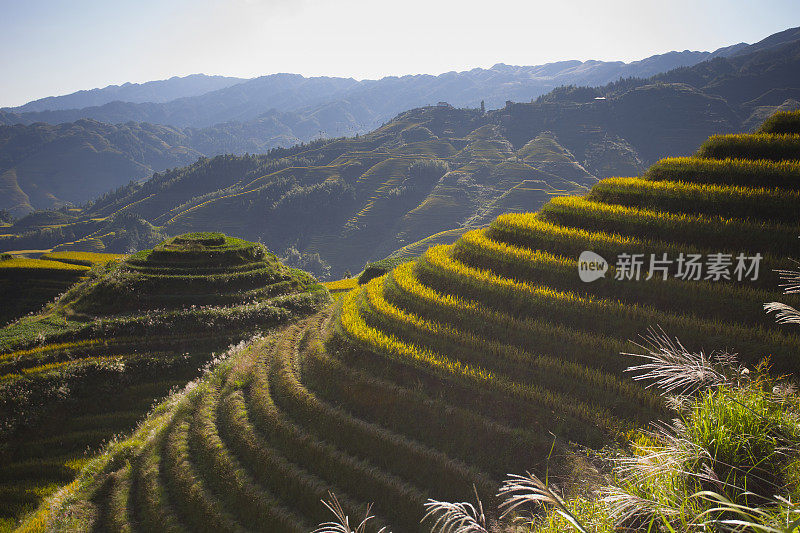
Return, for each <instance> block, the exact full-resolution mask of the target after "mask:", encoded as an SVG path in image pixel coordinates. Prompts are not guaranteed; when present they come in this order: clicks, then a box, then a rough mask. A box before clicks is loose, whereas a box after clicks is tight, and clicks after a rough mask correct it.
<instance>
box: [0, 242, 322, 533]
mask: <svg viewBox="0 0 800 533" xmlns="http://www.w3.org/2000/svg"><path fill="white" fill-rule="evenodd" d="M74 255H75V254H69V253H60V254H59V253H56V254H53V256H55V257H57V258H60V259H61V260H62V261H64V260H69V259H76V257H74ZM83 255H85V254H83ZM77 259H85V257H78V258H77ZM11 261H14V260H13V259H12V260H11ZM39 261H41V262H42V263H44V262H47V261H46V260H44V259H42V260H39ZM58 264H65V263H58ZM81 272H82V273H83V274H87V272H85V270H82V271H81ZM328 301H329V295H328V292H327V290H325V289H324V288H323V287H322V286H320V285H319V284H317V283H316V281H315V280H314V279H313V278H312V277H311V276H309V275H308V274H306V273H305V272H301V271H297V270H294V269H291V268H288V267H285V266H284V265H282V264H281V263H280V262H279V261H278V260H277V258H276V257H275V255H274V254H272V253H270V252H268V251H267V249H266V248H265V247H264V246H262V245H260V244H256V243H252V242H248V241H242V240H240V239H233V238H230V237H226V236H225V235H223V234H220V233H207V234H187V235H182V236H178V237H174V238H171V239H169V240H167V241H165V242H163V243H162V244H160V245H158V246H156V247H155V248H154V249H152V250H147V251H143V252H139V253H137V254H135V255H133V256H130V257H128V258H127V259H125V260H124V261H122V262H121V263H108V264H106V265H102V266H98V267H95V268H94V269H93V270H91V271H89V272H88V277H87V279H85V280H84V281H82V282H80V283H78V284H77V285H75V286H73V287H72V288H71V289H70V290H69V291H67V292H66V293H65V294H64V295H63V296H62V297H60V298H59V299H58V300H57V301H56V302H55V303H54V304H53V305H51V306H50V307H49V308H48V309H46V310H45V311H44V312H42V313H40V314H38V315H31V316H27V317H24V318H22V319H20V320H18V321H17V322H15V323H13V324H11V325H9V326H7V327H5V328H3V329H0V412H2V413H3V415H2V426H0V450H2V453H0V530H4V529H8V528H10V527H11V526H12V525H13V524H14V522H15V520H16V519H17V518H18V517H20V516H21V515H23V514H24V513H25V512H26V511H29V510H30V509H32V508H35V507H36V505H37V504H38V503H39V501H40V500H41V499H42V498H43V497H44V496H46V495H48V494H50V493H51V492H53V491H54V490H55V489H56V488H57V487H59V486H60V485H62V484H64V483H67V482H69V481H71V480H72V479H73V477H74V476H75V473H76V472H77V471H78V470H79V469H80V467H81V466H82V464H83V463H84V462H85V461H86V459H87V457H88V455H87V454H91V453H93V452H94V451H96V450H97V449H98V447H99V446H101V445H102V444H103V443H104V442H107V441H108V440H109V439H111V438H112V437H113V436H114V435H115V434H117V433H120V432H123V433H124V432H129V431H130V430H131V429H132V428H133V427H134V425H135V424H136V422H137V421H138V420H140V419H141V418H142V417H143V416H144V415H145V414H146V413H147V411H148V410H149V409H150V407H151V406H152V404H153V402H154V401H156V400H158V399H160V398H163V397H164V396H165V395H166V394H167V393H168V392H169V391H170V390H171V389H172V388H173V387H180V386H183V385H184V384H185V383H186V382H187V381H189V380H191V379H192V378H193V377H194V376H196V375H197V374H198V372H200V370H201V369H202V367H203V366H204V365H206V364H209V361H211V360H212V359H213V358H214V357H215V354H218V353H221V352H223V351H224V350H225V349H226V348H227V347H228V346H229V345H230V344H231V343H237V342H240V341H242V340H243V339H246V338H249V337H250V336H252V335H253V334H255V333H258V332H264V331H268V330H269V329H271V328H273V327H275V326H276V325H280V324H285V323H287V322H289V321H291V320H293V319H296V318H300V317H303V316H306V315H309V314H312V313H314V312H316V311H318V310H319V309H320V308H321V307H322V306H324V305H325V304H326V303H327V302H328Z"/></svg>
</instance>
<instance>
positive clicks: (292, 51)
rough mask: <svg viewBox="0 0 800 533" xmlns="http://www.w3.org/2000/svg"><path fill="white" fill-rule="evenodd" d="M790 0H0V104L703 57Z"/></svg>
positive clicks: (748, 37) (789, 17)
mask: <svg viewBox="0 0 800 533" xmlns="http://www.w3.org/2000/svg"><path fill="white" fill-rule="evenodd" d="M793 26H800V0H619V1H617V0H605V1H583V0H525V1H514V0H484V1H477V0H446V1H438V0H393V1H384V0H136V1H128V0H49V1H46V0H0V73H1V74H0V76H2V78H0V79H1V80H2V81H1V82H0V106H12V105H20V104H23V103H25V102H27V101H29V100H33V99H36V98H41V97H43V96H50V95H57V94H66V93H69V92H73V91H76V90H79V89H90V88H94V87H103V86H106V85H109V84H118V83H123V82H126V81H131V82H142V81H149V80H155V79H163V78H168V77H171V76H175V75H179V76H183V75H186V74H192V73H197V72H203V73H206V74H224V75H230V76H241V77H253V76H259V75H263V74H271V73H275V72H297V73H300V74H304V75H322V74H324V75H336V76H351V77H354V78H358V79H363V78H378V77H381V76H386V75H402V74H411V73H431V74H438V73H441V72H446V71H449V70H466V69H470V68H473V67H489V66H491V65H493V64H495V63H507V64H517V65H535V64H541V63H547V62H551V61H558V60H563V59H582V60H585V59H601V60H623V61H631V60H637V59H642V58H644V57H647V56H650V55H653V54H657V53H663V52H667V51H669V50H676V49H677V50H684V49H690V50H713V49H716V48H719V47H721V46H726V45H729V44H734V43H737V42H741V41H745V42H750V43H752V42H756V41H758V40H760V39H762V38H764V37H766V36H767V35H769V34H771V33H775V32H777V31H780V30H784V29H786V28H789V27H793Z"/></svg>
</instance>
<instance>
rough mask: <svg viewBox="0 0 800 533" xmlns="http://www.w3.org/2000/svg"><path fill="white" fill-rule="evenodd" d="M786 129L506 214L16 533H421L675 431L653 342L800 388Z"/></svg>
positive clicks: (357, 301) (264, 357) (793, 175)
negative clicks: (500, 494) (586, 272)
mask: <svg viewBox="0 0 800 533" xmlns="http://www.w3.org/2000/svg"><path fill="white" fill-rule="evenodd" d="M788 118H789V119H791V120H790V121H789V122H791V126H790V127H789V132H788V133H787V132H786V130H782V133H775V132H774V131H772V129H771V128H770V126H769V124H768V125H767V126H766V127H765V131H763V132H762V133H760V134H758V135H752V136H739V135H731V136H723V137H714V138H711V139H709V140H708V141H707V142H706V143H704V144H703V146H702V147H701V148H700V150H699V151H698V152H697V154H696V155H695V156H693V157H691V158H673V159H666V160H663V161H660V162H658V163H657V164H655V165H654V166H653V167H651V168H650V169H649V170H648V171H647V172H646V173H644V174H643V176H642V177H641V178H631V179H627V180H626V179H616V180H609V181H602V182H600V183H599V184H597V185H596V186H595V187H594V188H593V189H592V190H591V191H590V193H589V194H588V195H586V196H584V197H558V198H555V199H553V200H552V201H551V202H549V203H547V204H546V205H545V206H544V208H543V209H542V210H541V211H540V212H539V213H512V214H506V215H502V216H500V217H498V218H497V219H496V220H495V221H494V222H493V223H492V224H491V225H490V226H489V227H488V228H486V229H481V230H475V231H470V232H467V233H465V234H464V235H463V236H462V237H461V238H460V239H459V240H458V241H456V243H455V244H453V245H439V246H435V247H433V248H430V249H428V250H427V252H425V254H424V255H423V256H422V257H421V258H420V259H418V260H416V261H414V262H408V263H404V264H402V265H400V266H398V267H397V268H395V269H394V270H393V271H391V272H390V273H389V274H387V275H385V276H383V277H379V278H375V279H373V280H372V281H370V282H369V283H367V284H366V285H364V286H362V287H361V288H359V289H357V290H353V291H351V292H349V293H347V294H346V295H345V296H344V297H343V298H342V299H341V300H340V301H339V303H338V304H337V305H336V306H335V307H334V308H331V309H328V310H326V311H325V312H322V313H320V314H317V315H315V316H313V317H311V318H308V319H306V320H304V321H303V322H301V323H299V324H296V325H293V326H290V327H287V328H284V329H282V330H280V331H279V332H278V333H276V334H274V335H271V336H269V337H266V338H264V339H261V340H258V341H256V342H254V343H252V344H250V345H249V346H247V347H245V348H243V349H241V350H237V351H235V353H232V355H231V356H230V357H229V358H228V359H227V360H226V361H225V362H223V363H221V364H220V365H219V366H218V367H217V368H216V369H215V370H214V371H213V372H211V373H210V374H209V375H207V376H205V377H204V378H203V379H201V380H200V381H198V382H196V383H193V384H192V385H191V386H190V387H187V388H186V389H185V390H184V391H182V392H180V393H177V394H175V395H174V396H172V397H171V398H170V400H168V401H166V402H165V403H163V404H162V405H160V406H159V407H158V408H157V409H156V410H155V411H154V412H153V414H152V415H151V416H150V417H149V418H148V419H147V421H146V422H144V423H143V424H141V425H140V426H139V429H138V430H137V432H136V433H134V434H133V436H132V437H131V438H130V439H128V440H124V441H120V442H118V443H116V444H113V445H111V446H109V447H108V448H107V449H106V451H105V453H104V454H101V455H99V456H97V457H96V458H94V459H93V460H92V461H90V462H89V463H88V464H87V466H86V468H85V469H84V470H83V472H82V473H81V475H80V476H79V477H78V479H77V480H76V481H75V482H74V483H72V484H71V485H68V486H67V487H65V488H64V489H62V490H61V491H60V492H59V493H58V494H57V496H56V497H53V498H51V499H49V500H48V501H47V502H46V504H45V505H43V506H42V507H40V509H39V510H38V511H37V513H36V514H34V515H33V516H32V517H30V519H29V520H28V521H27V522H26V524H25V527H24V528H23V530H41V529H42V528H43V527H45V526H47V527H51V528H53V529H56V530H67V529H82V530H85V529H94V528H100V529H109V530H127V529H128V528H131V527H133V526H134V525H135V527H137V528H141V529H144V530H147V529H162V530H163V529H168V530H175V531H178V530H184V529H189V530H215V531H239V530H243V529H244V530H251V529H252V530H264V531H298V532H299V531H308V530H309V529H310V528H313V525H314V524H316V523H318V522H321V521H323V520H327V519H328V515H327V511H326V510H325V509H324V508H323V507H322V505H321V504H320V503H319V500H320V499H321V498H324V497H326V495H327V492H328V491H332V492H334V493H335V494H336V495H337V496H338V498H339V501H340V502H341V503H342V506H343V508H344V510H345V511H346V512H347V513H349V514H350V515H351V516H355V515H360V514H361V513H362V512H363V508H364V504H365V503H366V502H374V504H375V506H374V512H375V514H376V516H377V521H376V524H377V525H380V524H385V523H388V524H391V525H392V527H393V528H394V530H397V531H423V530H425V527H423V526H421V525H420V524H419V519H420V518H421V516H422V514H423V512H424V511H423V508H422V503H424V502H425V500H426V498H428V497H434V498H436V499H440V500H449V501H464V500H465V499H468V498H470V499H471V496H472V486H473V485H474V486H475V488H476V490H477V492H478V493H479V495H480V496H481V497H482V498H483V500H484V503H486V504H487V506H488V505H489V504H491V503H493V494H495V492H496V489H497V486H498V483H499V480H500V479H502V478H503V477H504V476H505V475H506V474H507V473H514V472H524V471H525V470H531V471H533V472H537V473H540V474H542V475H544V470H545V468H546V463H547V458H548V457H549V456H550V454H551V452H552V451H553V449H554V450H555V456H556V457H557V456H558V455H559V453H560V451H562V450H564V449H566V448H567V447H569V446H571V445H572V444H573V443H577V444H580V445H584V446H588V447H600V446H603V445H604V444H607V443H609V442H613V441H614V440H624V439H625V437H626V435H627V434H628V433H629V431H630V430H631V429H633V428H636V427H641V426H643V425H645V424H647V423H649V422H650V421H652V420H654V419H657V418H662V417H664V416H667V413H668V412H667V410H666V408H665V406H664V404H663V400H662V398H661V397H659V396H658V395H656V393H654V392H651V391H649V390H647V389H644V388H642V387H641V386H640V385H638V384H636V383H635V382H634V381H632V380H631V379H630V378H629V377H626V376H625V375H624V373H623V370H624V369H625V368H626V367H627V366H629V364H630V362H629V360H628V358H626V357H625V356H623V355H620V354H621V352H625V351H630V348H631V345H630V344H629V342H630V340H635V339H637V338H638V336H639V335H641V334H644V333H645V332H646V331H647V329H648V328H649V327H656V326H659V327H661V328H663V329H664V330H665V331H666V332H668V334H670V335H679V336H680V338H681V340H682V341H683V342H684V343H685V345H686V347H687V348H688V349H690V350H696V349H701V348H702V349H703V350H705V351H706V353H711V352H712V351H714V350H723V351H727V350H735V351H737V352H738V353H739V356H740V358H741V360H742V361H744V362H746V363H753V362H756V361H758V360H760V359H762V358H763V357H769V358H770V362H771V365H772V368H773V371H774V372H776V373H794V372H796V371H797V370H798V362H797V353H798V349H800V337H798V335H797V334H796V333H795V332H793V330H791V329H787V326H785V325H778V324H775V323H774V322H772V321H771V320H770V319H769V318H768V317H765V316H764V313H763V310H762V304H763V302H765V301H771V300H775V299H778V298H780V299H781V300H783V301H787V303H789V304H792V305H797V303H798V300H797V297H796V296H794V297H790V296H786V297H784V296H782V295H781V296H779V294H780V291H779V290H778V289H777V283H778V281H777V278H776V275H775V274H774V272H773V269H776V268H780V267H785V266H786V265H788V262H787V260H786V259H785V257H786V256H787V255H798V254H797V252H798V241H797V235H798V234H800V233H799V232H800V225H798V221H797V219H796V216H795V217H792V216H791V215H792V213H793V212H792V211H791V209H792V208H795V210H794V213H796V212H797V210H796V208H797V206H798V205H800V203H799V202H798V192H799V191H800V165H798V163H797V160H798V159H800V136H799V134H800V115H799V114H794V115H791V116H789V117H788ZM584 250H593V251H594V252H595V253H598V254H600V255H602V256H604V257H605V258H607V259H609V260H610V263H611V267H610V270H609V272H608V274H607V275H606V277H605V278H603V279H598V280H597V281H594V282H592V283H585V282H582V281H581V280H580V279H579V276H578V255H579V254H580V253H581V252H582V251H584ZM624 253H643V254H654V255H656V257H658V258H661V259H663V257H662V254H667V255H668V256H669V257H672V258H676V257H678V255H679V254H681V253H684V254H689V253H699V254H702V255H703V257H705V261H708V257H709V255H708V254H717V253H723V254H728V253H729V254H732V255H733V256H736V255H738V254H743V255H745V256H748V257H749V256H755V255H756V254H761V255H762V256H763V260H762V262H761V263H760V271H759V273H760V275H759V276H758V277H757V279H753V278H754V276H753V275H752V272H750V274H749V275H743V276H741V277H742V279H741V280H739V279H738V276H737V274H736V271H735V270H734V265H730V267H729V275H730V278H731V279H725V278H724V277H722V278H721V279H719V280H717V281H712V280H711V279H705V278H706V274H708V273H712V276H711V277H712V278H713V277H714V276H713V269H712V270H710V271H708V272H706V273H705V274H703V276H701V278H702V279H700V280H684V279H677V277H676V276H677V275H678V274H679V272H677V270H676V266H677V265H676V264H674V263H673V264H672V265H667V267H666V268H667V270H666V274H665V271H659V270H657V269H655V268H652V269H651V268H650V267H649V266H645V267H644V268H643V270H642V279H640V280H638V281H637V280H635V279H631V280H625V279H624V277H623V276H620V277H621V278H622V279H619V280H617V279H615V277H616V276H615V275H617V274H623V273H624V272H625V270H624V269H622V268H621V263H617V262H615V261H614V259H613V258H617V257H622V255H621V254H624ZM704 264H705V263H704ZM618 267H619V268H618ZM648 270H649V271H650V274H654V276H653V277H652V279H650V280H646V279H645V278H647V277H648ZM743 274H744V273H743ZM549 468H550V470H551V472H550V474H551V475H557V474H558V471H559V468H560V466H559V465H558V464H557V462H556V463H555V464H551V465H549ZM490 507H491V508H493V507H494V506H493V505H491V506H490ZM487 508H489V507H487ZM78 510H80V512H76V511H78Z"/></svg>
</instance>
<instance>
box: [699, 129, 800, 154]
mask: <svg viewBox="0 0 800 533" xmlns="http://www.w3.org/2000/svg"><path fill="white" fill-rule="evenodd" d="M697 155H698V156H699V157H705V158H710V159H724V158H728V157H739V158H743V159H769V160H772V161H783V160H797V159H800V135H797V134H794V133H783V134H768V133H755V134H746V133H736V134H729V135H712V136H711V137H709V138H708V140H706V141H705V142H704V143H703V144H702V145H701V146H700V149H699V150H698V151H697Z"/></svg>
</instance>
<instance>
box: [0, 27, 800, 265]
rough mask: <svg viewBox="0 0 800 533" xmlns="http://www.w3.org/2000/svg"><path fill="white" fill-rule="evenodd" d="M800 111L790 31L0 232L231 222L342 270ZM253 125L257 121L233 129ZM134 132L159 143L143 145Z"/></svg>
mask: <svg viewBox="0 0 800 533" xmlns="http://www.w3.org/2000/svg"><path fill="white" fill-rule="evenodd" d="M796 107H800V40H795V41H788V42H786V41H783V42H780V43H778V44H776V45H775V46H771V47H759V48H758V49H756V50H754V51H753V52H752V53H750V54H736V55H733V56H729V57H716V58H713V59H712V60H710V61H706V62H702V63H700V64H697V65H694V66H692V67H682V68H679V69H674V70H672V71H670V72H667V73H663V74H658V75H656V76H653V77H651V78H649V79H636V78H634V79H625V80H621V81H617V82H614V83H611V84H607V85H605V86H602V87H597V88H588V87H574V86H570V87H561V88H557V89H555V90H553V91H551V92H550V93H548V94H546V95H543V96H542V97H540V98H539V99H537V101H535V102H533V103H507V104H506V105H505V106H504V107H502V108H500V109H497V110H489V111H487V112H485V113H484V112H481V110H480V109H474V108H472V109H470V108H467V109H459V108H454V107H452V106H450V105H448V104H439V105H434V106H428V107H422V108H417V109H413V110H409V111H406V112H403V113H401V114H399V115H398V116H396V117H395V118H394V119H392V120H391V121H389V122H387V124H385V125H384V126H382V127H380V128H378V129H376V130H375V131H373V132H370V133H368V134H365V135H361V136H358V137H351V138H343V139H335V140H318V141H314V142H311V143H309V144H306V145H296V146H294V147H291V148H286V149H274V150H272V151H271V152H270V153H268V154H265V155H259V156H235V155H227V156H218V157H215V158H211V159H208V158H203V159H200V160H199V161H197V162H196V163H193V164H192V165H190V166H188V167H185V168H177V169H173V170H170V171H167V172H160V173H158V174H156V175H155V176H154V177H153V178H152V179H150V180H148V181H146V182H142V183H133V184H130V185H128V186H125V187H122V188H120V189H118V190H117V191H115V192H114V193H110V194H106V195H103V196H102V197H100V198H98V199H97V200H95V201H94V202H92V203H91V204H90V205H88V206H86V207H84V208H83V209H73V210H69V211H64V214H65V215H66V217H62V218H63V220H59V221H57V222H54V219H53V217H52V216H45V214H44V213H40V214H34V215H31V216H29V217H25V218H23V219H21V220H19V221H18V222H17V223H16V224H14V225H13V226H11V227H7V228H5V230H4V231H5V232H6V233H7V234H11V236H8V237H3V238H0V251H2V250H10V249H48V248H51V247H54V246H56V247H59V248H60V249H91V250H97V251H99V250H107V251H128V249H133V248H135V247H137V246H143V245H146V244H147V242H146V237H142V235H145V236H146V235H160V236H163V234H170V235H173V234H178V233H183V232H186V231H207V230H221V231H225V232H227V233H230V234H233V235H238V236H241V237H244V238H247V239H251V240H259V241H261V242H263V243H264V244H266V245H267V246H269V247H270V248H271V249H273V250H276V251H277V252H279V253H281V252H286V251H287V250H290V249H292V250H293V249H296V250H297V253H299V254H300V256H301V257H305V258H308V257H312V256H314V254H319V257H320V258H321V259H322V260H323V261H325V262H327V263H328V264H329V265H330V267H331V268H330V270H331V272H332V273H333V275H341V274H343V273H344V272H345V271H346V270H350V271H351V272H356V271H358V270H360V269H361V268H362V267H363V265H364V263H366V262H367V261H369V260H374V259H379V258H381V257H385V256H386V255H389V254H391V253H393V252H394V251H395V250H398V249H401V248H403V247H406V246H409V245H411V244H413V243H414V242H416V241H418V240H420V239H422V238H425V237H427V236H428V235H432V234H436V233H439V232H442V231H445V230H450V229H452V228H460V229H461V230H463V229H465V228H469V227H476V226H481V225H483V224H486V223H488V222H489V221H490V220H492V219H493V218H494V217H495V216H496V215H497V214H499V213H502V212H513V211H535V210H536V209H538V208H539V207H540V206H541V205H542V204H543V203H545V202H546V201H547V199H548V198H549V197H550V196H551V195H553V194H564V193H570V192H573V193H579V192H582V191H585V190H586V188H587V187H589V186H591V185H592V184H593V183H595V182H596V180H597V179H598V178H603V177H608V176H626V175H639V174H640V173H641V172H642V171H643V170H644V168H646V166H647V165H648V164H650V163H652V162H653V161H655V160H657V159H658V158H661V157H664V156H670V155H685V154H690V153H691V152H693V151H694V150H695V149H696V147H697V146H698V145H699V144H700V143H701V142H702V141H703V140H704V139H706V138H707V137H708V136H709V135H712V134H715V133H729V132H735V131H742V130H747V129H749V128H751V126H752V127H754V126H756V125H757V124H759V123H760V122H761V121H762V120H763V119H764V118H765V117H766V116H767V115H768V114H771V113H772V112H774V111H775V110H776V109H791V108H796ZM76 124H78V123H76ZM245 124H249V125H252V124H253V123H240V124H238V125H237V126H236V127H238V128H243V127H245ZM81 125H82V127H83V129H77V128H76V126H74V125H73V130H72V135H75V136H78V137H81V138H83V137H86V138H91V137H94V136H96V135H101V133H102V132H104V131H106V130H104V129H103V128H106V127H107V126H105V125H103V124H100V123H97V122H91V121H88V120H84V121H81ZM66 126H67V125H64V127H66ZM145 126H146V125H135V124H131V125H130V126H127V128H128V129H124V128H122V126H118V127H117V128H120V130H121V131H116V132H108V133H106V135H108V136H109V137H114V138H122V139H126V138H127V137H126V136H131V137H132V139H131V140H130V142H131V143H132V144H131V146H136V147H137V149H138V150H140V151H141V150H145V152H142V153H146V154H147V155H148V157H151V158H152V160H154V161H155V160H156V159H157V158H159V157H161V158H163V157H172V158H174V159H176V160H177V159H180V158H181V157H193V156H194V155H195V153H196V152H188V151H185V152H176V151H172V150H170V149H167V148H166V147H168V146H172V145H170V143H171V142H180V143H186V144H188V145H190V146H197V143H199V142H200V141H201V140H202V142H205V143H207V146H213V144H214V143H218V142H219V143H221V142H223V141H224V140H225V139H228V140H232V142H235V139H236V136H237V135H238V133H237V132H238V131H241V130H224V128H222V127H221V126H217V127H215V128H207V129H204V130H192V129H187V130H182V132H181V130H178V129H171V128H168V127H153V126H147V127H145ZM33 127H34V126H17V128H33ZM35 127H37V128H40V129H46V128H48V127H49V128H59V127H61V126H59V127H54V126H45V125H42V124H38V125H36V126H35ZM226 127H229V128H230V127H233V125H232V124H228V125H226ZM248 127H251V126H248ZM201 132H202V133H201ZM64 135H66V133H65V134H64ZM180 135H183V137H180ZM137 136H143V137H145V138H146V139H148V140H149V142H143V141H139V142H138V143H134V141H133V139H138V137H137ZM176 136H178V137H176ZM57 138H59V137H58V136H57ZM82 142H85V141H82ZM76 143H77V141H76ZM161 143H163V144H161ZM115 146H120V145H115ZM155 146H162V147H164V148H163V149H162V150H156V149H154V148H153V147H155ZM199 151H201V150H198V152H199ZM40 161H41V160H40ZM42 164H43V163H40V167H39V168H42V167H41V165H42ZM19 166H20V165H17V167H19ZM56 166H57V165H56V164H53V168H55V167H56ZM458 234H459V232H458V231H455V232H449V233H447V237H448V238H455V237H457V236H458ZM120 235H125V238H120ZM308 264H309V263H306V265H308ZM306 268H310V267H308V266H306Z"/></svg>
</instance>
